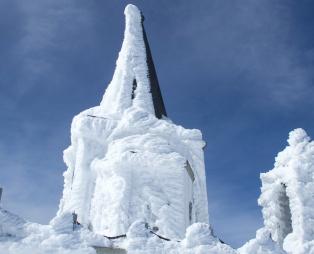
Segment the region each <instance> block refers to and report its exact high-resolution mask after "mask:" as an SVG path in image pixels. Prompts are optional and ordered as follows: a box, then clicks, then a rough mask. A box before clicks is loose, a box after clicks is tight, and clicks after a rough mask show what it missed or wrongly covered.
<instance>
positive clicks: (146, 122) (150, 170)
mask: <svg viewBox="0 0 314 254" xmlns="http://www.w3.org/2000/svg"><path fill="white" fill-rule="evenodd" d="M125 16H126V29H125V33H124V41H123V44H122V49H121V51H120V53H119V57H118V60H117V63H116V69H115V72H114V76H113V79H112V81H111V83H110V84H109V85H108V88H107V90H106V92H105V94H104V96H103V100H102V102H101V103H100V105H99V106H96V107H93V108H90V109H87V110H85V111H83V112H81V113H80V114H78V115H77V116H75V117H74V119H73V121H72V125H71V145H70V146H69V147H68V148H67V149H66V150H65V151H64V161H65V163H66V165H67V170H66V171H65V172H64V190H63V197H62V199H61V201H60V205H59V211H58V213H57V215H56V217H55V218H53V219H52V220H51V221H50V223H49V224H48V225H39V224H36V223H31V222H27V221H25V220H23V219H22V218H20V217H19V216H17V215H14V214H12V213H10V212H8V211H6V210H4V209H3V208H1V207H0V253H1V254H2V253H3V254H4V253H5V254H25V253H32V254H41V253H48V254H49V253H51V254H70V253H71V254H72V253H75V254H83V253H84V254H95V253H96V250H95V249H94V248H93V247H95V246H97V247H106V248H122V249H125V250H127V253H133V254H141V253H150V254H163V253H167V254H168V253H169V254H182V253H183V254H285V253H287V254H314V240H313V239H314V199H313V197H314V142H313V141H311V140H310V138H309V137H308V135H307V134H306V132H305V131H304V130H302V129H296V130H294V131H292V132H290V134H289V139H288V144H289V145H288V146H287V147H286V148H285V149H284V150H283V151H282V152H280V153H279V154H278V155H277V157H276V160H275V165H274V168H273V169H272V170H270V171H269V172H267V173H263V174H261V180H262V188H261V192H262V193H261V196H260V198H259V200H258V203H259V205H260V206H262V213H263V218H264V227H263V228H261V229H259V230H258V231H257V232H256V238H255V239H252V240H250V241H249V242H247V243H246V244H245V245H244V246H243V247H241V248H239V249H237V250H235V249H233V248H231V247H230V246H228V245H227V244H224V243H223V242H222V241H220V240H219V238H217V237H216V236H215V235H214V233H213V230H212V228H211V226H210V225H209V224H208V208H207V207H208V203H207V192H206V177H205V167H204V155H203V148H204V145H205V142H204V141H203V139H202V134H201V132H200V131H199V130H196V129H192V130H190V129H185V128H183V127H181V126H178V125H175V124H174V123H173V122H171V120H170V119H168V118H165V117H164V118H163V119H157V118H156V117H155V111H154V106H153V102H152V95H151V93H150V85H149V79H148V67H147V63H146V51H145V45H144V40H143V30H142V29H143V27H142V17H141V12H140V11H139V10H138V8H137V7H136V6H134V5H128V6H127V7H126V9H125ZM135 79H136V81H137V87H136V89H135V90H134V87H133V82H134V80H135ZM132 89H133V90H132ZM131 95H132V96H131ZM73 212H75V213H76V214H77V215H78V222H79V223H78V224H75V225H73V214H72V213H73ZM119 235H120V236H121V237H119V238H117V239H111V238H110V237H113V236H119ZM109 238H110V239H109Z"/></svg>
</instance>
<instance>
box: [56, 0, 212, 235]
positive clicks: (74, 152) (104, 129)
mask: <svg viewBox="0 0 314 254" xmlns="http://www.w3.org/2000/svg"><path fill="white" fill-rule="evenodd" d="M125 15H126V29H125V38H124V41H123V45H122V49H121V52H120V54H119V59H118V61H117V67H116V70H115V74H114V77H113V80H112V82H111V83H110V84H109V86H108V88H107V90H106V92H105V95H104V98H103V101H102V102H101V104H100V106H97V107H94V108H91V109H88V110H85V111H83V112H82V113H80V114H79V115H77V116H76V117H74V119H73V122H72V127H71V146H70V147H69V148H68V149H67V150H65V152H64V161H65V163H66V164H67V166H68V170H67V171H66V172H65V173H64V178H65V185H64V193H63V198H62V200H61V203H60V209H59V212H58V216H60V215H62V214H63V213H64V212H74V211H75V213H77V214H78V220H79V222H80V223H81V224H83V225H85V226H88V227H90V228H92V230H93V231H94V232H96V233H99V234H103V235H107V236H116V235H121V234H125V233H126V232H127V230H128V228H129V227H130V225H131V224H132V223H133V222H134V221H136V220H138V219H142V220H145V221H147V222H148V223H149V224H150V225H151V226H155V227H158V228H159V233H160V234H163V235H166V236H167V237H170V238H182V237H183V236H184V234H185V230H186V227H188V226H189V225H190V224H191V223H193V222H204V223H208V211H207V206H208V204H207V192H206V177H205V168H204V157H203V147H204V145H205V142H204V141H203V140H202V134H201V132H200V131H199V130H196V129H193V130H188V129H184V128H183V127H181V126H177V125H175V124H173V123H172V122H171V121H170V120H169V119H166V118H164V119H157V118H156V117H155V111H154V109H153V108H152V105H153V103H152V96H151V93H150V90H149V89H150V87H149V83H148V82H149V80H148V73H147V63H146V51H145V47H144V42H143V31H142V23H141V13H140V11H139V10H138V9H137V7H135V6H133V5H128V6H127V7H126V10H125ZM134 78H136V80H137V88H136V90H135V98H134V99H133V100H132V99H131V94H132V91H131V88H132V84H133V80H134ZM187 161H188V162H189V165H190V166H191V168H192V170H193V173H194V175H195V181H194V183H193V190H192V191H191V192H189V193H188V192H187V191H186V181H191V179H189V178H188V175H187V174H186V165H187ZM187 178H188V180H187ZM187 200H189V201H191V203H193V204H192V208H191V209H192V215H191V220H190V221H188V220H189V219H187V217H189V216H188V215H187V211H188V210H189V203H188V201H187Z"/></svg>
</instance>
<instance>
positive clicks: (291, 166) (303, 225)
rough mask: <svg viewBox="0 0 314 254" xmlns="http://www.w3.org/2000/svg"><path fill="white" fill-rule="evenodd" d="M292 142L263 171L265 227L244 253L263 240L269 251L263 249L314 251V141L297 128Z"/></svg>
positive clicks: (261, 200)
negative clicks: (269, 166)
mask: <svg viewBox="0 0 314 254" xmlns="http://www.w3.org/2000/svg"><path fill="white" fill-rule="evenodd" d="M288 144H289V146H287V147H286V148H285V149H284V150H283V151H282V152H280V153H279V154H278V155H277V157H276V161H275V166H274V168H273V169H272V170H271V171H269V172H267V173H263V174H261V180H262V194H261V196H260V198H259V200H258V202H259V204H260V205H261V206H262V212H263V217H264V224H265V228H264V229H262V231H259V232H258V234H257V239H256V240H252V241H250V242H249V243H248V244H247V245H246V246H244V247H243V248H242V251H243V253H253V252H252V249H251V248H253V247H252V246H254V245H255V246H259V247H261V246H262V245H263V244H264V249H267V248H268V252H261V253H278V248H280V249H282V251H286V252H287V253H294V254H301V253H304V254H309V253H314V198H313V197H314V142H313V141H310V138H309V137H308V135H307V134H306V132H305V131H304V130H303V129H295V130H294V131H292V132H290V134H289V139H288ZM263 239H264V240H263ZM266 242H267V244H266V245H265V243H266ZM260 243H262V244H260ZM266 247H267V248H266ZM253 249H254V250H256V248H253ZM244 250H246V251H244ZM247 250H250V251H247ZM270 250H272V251H270ZM275 250H277V251H275ZM284 253H285V252H284Z"/></svg>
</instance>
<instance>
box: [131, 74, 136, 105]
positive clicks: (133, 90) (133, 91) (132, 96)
mask: <svg viewBox="0 0 314 254" xmlns="http://www.w3.org/2000/svg"><path fill="white" fill-rule="evenodd" d="M136 88H137V83H136V79H134V80H133V85H132V95H131V98H132V100H133V99H134V98H135V90H136Z"/></svg>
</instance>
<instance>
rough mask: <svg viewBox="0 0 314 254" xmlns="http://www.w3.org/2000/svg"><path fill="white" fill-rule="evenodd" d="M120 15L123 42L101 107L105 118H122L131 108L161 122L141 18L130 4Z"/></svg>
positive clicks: (158, 95)
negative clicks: (115, 116) (122, 26)
mask: <svg viewBox="0 0 314 254" xmlns="http://www.w3.org/2000/svg"><path fill="white" fill-rule="evenodd" d="M124 14H125V18H126V24H125V31H124V40H123V43H122V48H121V51H120V53H119V57H118V60H117V62H116V69H115V72H114V75H113V78H112V81H111V82H110V84H109V85H108V88H107V89H106V92H105V94H104V96H103V100H102V102H101V107H102V108H103V111H104V112H105V113H106V114H122V113H123V112H124V110H126V109H127V108H129V107H131V106H135V107H138V108H141V109H142V110H145V111H147V112H150V113H152V114H155V116H156V117H157V118H162V116H167V113H166V109H165V106H164V102H163V99H162V95H161V91H160V87H159V82H158V78H157V74H156V70H155V66H154V62H153V58H152V54H151V51H150V47H149V44H148V40H147V36H146V32H145V29H144V25H143V21H144V17H143V16H142V14H141V12H140V10H139V9H138V8H137V7H136V6H135V5H131V4H129V5H127V6H126V8H125V11H124Z"/></svg>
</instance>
